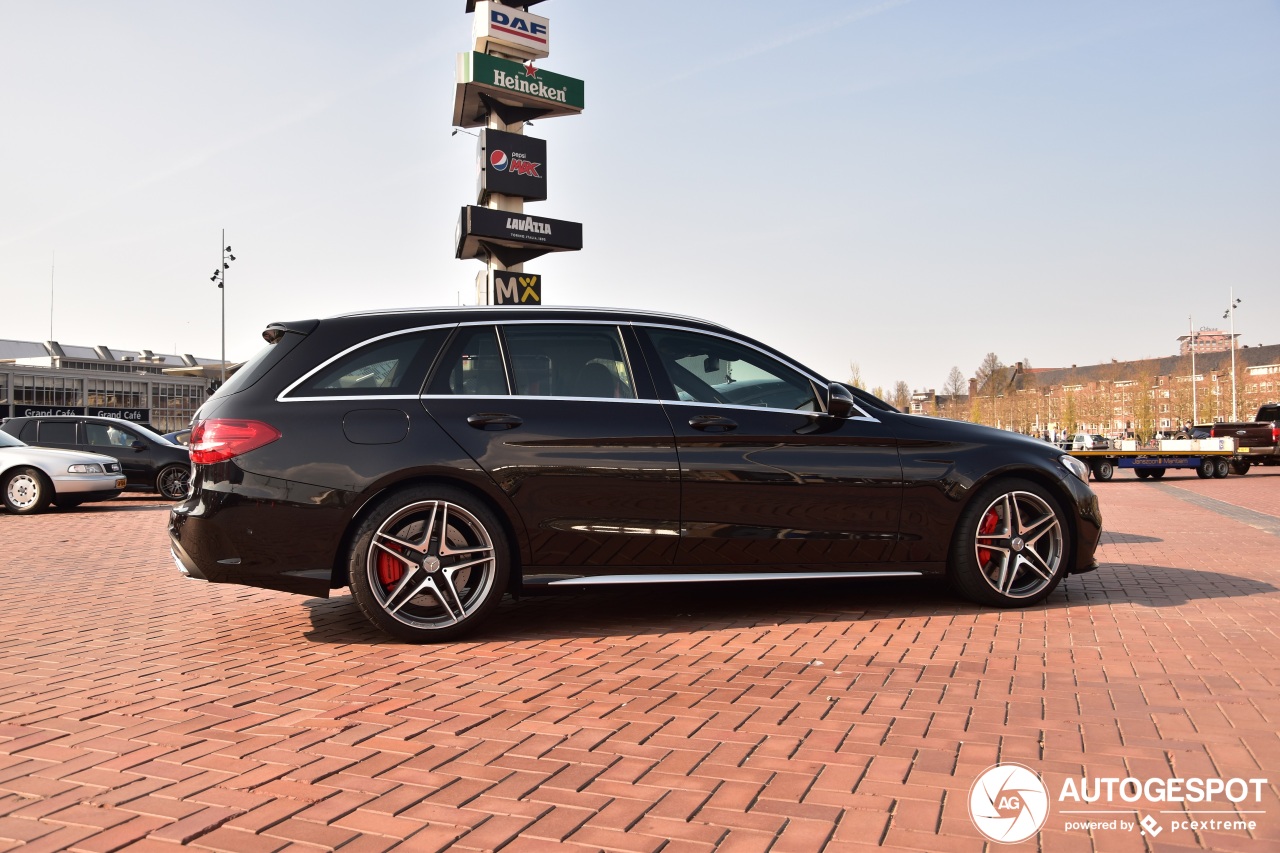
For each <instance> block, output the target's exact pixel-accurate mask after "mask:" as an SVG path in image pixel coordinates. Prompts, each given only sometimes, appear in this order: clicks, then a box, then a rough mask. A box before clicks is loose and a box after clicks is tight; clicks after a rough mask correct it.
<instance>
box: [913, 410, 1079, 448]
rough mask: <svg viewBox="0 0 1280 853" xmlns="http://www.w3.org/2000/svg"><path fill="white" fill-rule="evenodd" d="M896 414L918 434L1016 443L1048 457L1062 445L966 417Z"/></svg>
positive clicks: (957, 439)
mask: <svg viewBox="0 0 1280 853" xmlns="http://www.w3.org/2000/svg"><path fill="white" fill-rule="evenodd" d="M898 417H901V418H910V421H909V423H910V424H911V427H912V430H913V431H914V432H915V437H917V438H923V437H936V438H938V439H940V440H943V441H964V442H972V443H974V444H989V445H996V446H1003V447H1011V448H1012V447H1018V448H1021V449H1023V450H1029V451H1031V452H1033V453H1042V454H1044V455H1045V456H1051V457H1056V456H1061V455H1062V448H1060V447H1058V445H1056V444H1054V443H1052V442H1049V441H1042V440H1041V439H1038V438H1032V437H1031V436H1029V435H1023V434H1022V433H1020V432H1009V431H1008V430H1003V429H996V428H995V427H989V426H985V425H983V424H975V423H970V422H969V421H953V420H950V419H949V418H934V417H929V416H927V415H899V416H898Z"/></svg>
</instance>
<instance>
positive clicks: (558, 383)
mask: <svg viewBox="0 0 1280 853" xmlns="http://www.w3.org/2000/svg"><path fill="white" fill-rule="evenodd" d="M502 334H503V338H504V340H505V343H506V346H507V357H508V358H509V359H510V362H511V373H512V377H511V378H512V381H513V382H514V384H515V393H517V394H523V395H528V396H534V397H601V398H606V399H608V398H613V399H633V398H634V397H635V396H636V394H635V390H634V386H633V384H632V382H631V372H630V371H629V370H628V369H627V360H626V357H625V356H624V355H623V352H622V340H621V339H620V337H619V336H618V329H617V327H616V326H595V325H574V324H565V325H552V324H549V325H541V324H535V325H511V326H504V327H503V328H502Z"/></svg>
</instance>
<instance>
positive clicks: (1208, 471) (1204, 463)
mask: <svg viewBox="0 0 1280 853" xmlns="http://www.w3.org/2000/svg"><path fill="white" fill-rule="evenodd" d="M1213 468H1214V465H1213V460H1212V459H1209V458H1207V457H1206V458H1204V459H1201V460H1200V464H1199V465H1197V466H1196V476H1197V477H1199V478H1200V479H1201V480H1207V479H1209V478H1210V477H1212V476H1213Z"/></svg>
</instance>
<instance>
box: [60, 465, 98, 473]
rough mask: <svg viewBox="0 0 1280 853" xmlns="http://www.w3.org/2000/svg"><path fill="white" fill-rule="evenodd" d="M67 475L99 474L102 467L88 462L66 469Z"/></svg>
mask: <svg viewBox="0 0 1280 853" xmlns="http://www.w3.org/2000/svg"><path fill="white" fill-rule="evenodd" d="M67 473H68V474H101V473H102V466H101V465H99V464H98V463H96V462H89V463H86V464H83V465H71V466H69V467H68V468H67Z"/></svg>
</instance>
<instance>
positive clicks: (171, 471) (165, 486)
mask: <svg viewBox="0 0 1280 853" xmlns="http://www.w3.org/2000/svg"><path fill="white" fill-rule="evenodd" d="M190 483H191V468H190V467H189V466H187V465H166V466H165V467H163V468H161V469H160V473H159V474H157V475H156V491H157V492H159V493H160V494H161V495H163V496H164V498H165V499H166V500H171V501H180V500H182V499H183V498H185V497H186V496H187V487H188V486H189V485H190Z"/></svg>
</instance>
